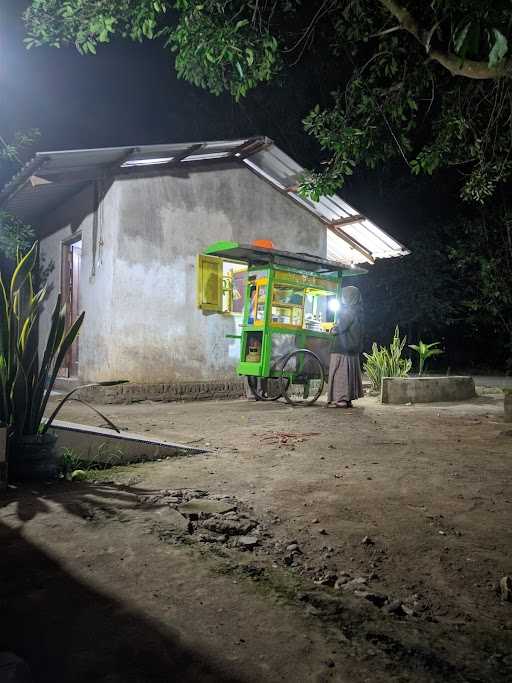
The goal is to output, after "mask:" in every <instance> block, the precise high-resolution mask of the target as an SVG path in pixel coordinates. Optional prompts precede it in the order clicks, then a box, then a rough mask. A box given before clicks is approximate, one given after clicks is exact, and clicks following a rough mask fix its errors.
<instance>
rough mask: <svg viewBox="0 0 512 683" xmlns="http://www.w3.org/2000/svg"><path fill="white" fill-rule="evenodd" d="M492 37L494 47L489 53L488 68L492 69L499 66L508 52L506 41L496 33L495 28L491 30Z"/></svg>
mask: <svg viewBox="0 0 512 683" xmlns="http://www.w3.org/2000/svg"><path fill="white" fill-rule="evenodd" d="M492 33H493V35H494V45H493V46H492V49H491V51H490V52H489V66H490V67H493V66H496V65H497V64H499V62H501V61H502V60H503V59H504V57H505V56H506V54H507V52H508V40H507V39H506V37H505V36H504V35H503V33H501V32H500V31H498V29H497V28H493V29H492Z"/></svg>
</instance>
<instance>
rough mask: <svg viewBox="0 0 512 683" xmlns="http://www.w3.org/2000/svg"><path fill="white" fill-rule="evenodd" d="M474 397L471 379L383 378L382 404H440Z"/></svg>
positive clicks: (459, 377) (461, 377) (457, 377)
mask: <svg viewBox="0 0 512 683" xmlns="http://www.w3.org/2000/svg"><path fill="white" fill-rule="evenodd" d="M475 396H476V392H475V382H474V381H473V378H472V377H463V376H455V375H454V376H450V377H385V378H384V379H383V380H382V390H381V401H382V403H392V404H398V405H400V404H402V405H405V404H407V403H441V402H444V401H452V402H456V401H467V400H469V399H472V398H474V397H475Z"/></svg>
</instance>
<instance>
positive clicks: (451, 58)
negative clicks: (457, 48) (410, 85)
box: [378, 0, 512, 80]
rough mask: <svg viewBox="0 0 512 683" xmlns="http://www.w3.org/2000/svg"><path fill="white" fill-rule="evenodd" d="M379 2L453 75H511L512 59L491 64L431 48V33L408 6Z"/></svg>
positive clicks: (393, 1)
mask: <svg viewBox="0 0 512 683" xmlns="http://www.w3.org/2000/svg"><path fill="white" fill-rule="evenodd" d="M378 2H379V3H380V4H381V5H382V6H383V7H385V8H386V9H387V11H388V12H390V14H392V15H393V16H394V17H395V19H397V20H398V21H399V22H400V24H401V25H402V26H403V28H404V29H405V30H406V31H407V32H408V33H410V34H411V35H412V36H414V37H415V38H416V40H417V41H418V42H419V43H420V45H422V46H423V47H424V48H425V50H426V52H427V54H428V55H429V57H430V58H431V59H433V60H435V61H436V62H438V63H439V64H441V66H444V68H445V69H447V70H448V71H449V72H450V73H451V74H452V76H464V77H465V78H474V79H483V80H492V79H498V78H503V77H504V76H507V75H510V72H511V69H512V61H510V60H509V61H507V62H504V63H503V64H498V65H497V66H489V65H488V63H487V62H479V61H475V60H473V59H462V58H461V57H459V56H458V55H456V54H454V53H453V52H445V51H442V50H437V49H431V48H430V36H429V33H428V32H427V31H424V30H423V29H421V28H420V26H419V25H418V22H417V21H416V19H415V18H414V17H413V16H412V14H411V13H410V12H409V10H408V9H407V8H406V7H403V6H402V5H401V4H400V3H399V2H396V0H378Z"/></svg>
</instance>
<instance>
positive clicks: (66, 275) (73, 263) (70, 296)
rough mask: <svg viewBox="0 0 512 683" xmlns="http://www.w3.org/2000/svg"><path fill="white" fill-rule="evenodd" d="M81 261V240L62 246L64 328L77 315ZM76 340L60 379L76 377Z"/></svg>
mask: <svg viewBox="0 0 512 683" xmlns="http://www.w3.org/2000/svg"><path fill="white" fill-rule="evenodd" d="M81 259H82V240H80V239H79V240H77V241H76V242H68V243H67V244H63V245H62V275H61V277H62V283H61V285H62V286H61V291H62V299H63V302H64V303H65V304H66V327H67V328H68V329H69V327H70V326H71V325H72V324H73V322H74V321H75V320H76V319H77V317H78V315H79V312H80V311H79V302H80V266H81ZM78 363H79V357H78V338H77V339H75V341H74V342H73V344H72V345H71V348H70V349H69V351H68V353H67V354H66V357H65V359H64V363H63V364H62V368H61V370H60V373H59V374H60V376H61V377H78Z"/></svg>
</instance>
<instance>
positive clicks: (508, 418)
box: [504, 389, 512, 422]
mask: <svg viewBox="0 0 512 683" xmlns="http://www.w3.org/2000/svg"><path fill="white" fill-rule="evenodd" d="M504 406H505V417H504V419H505V422H512V390H511V389H505V401H504Z"/></svg>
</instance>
